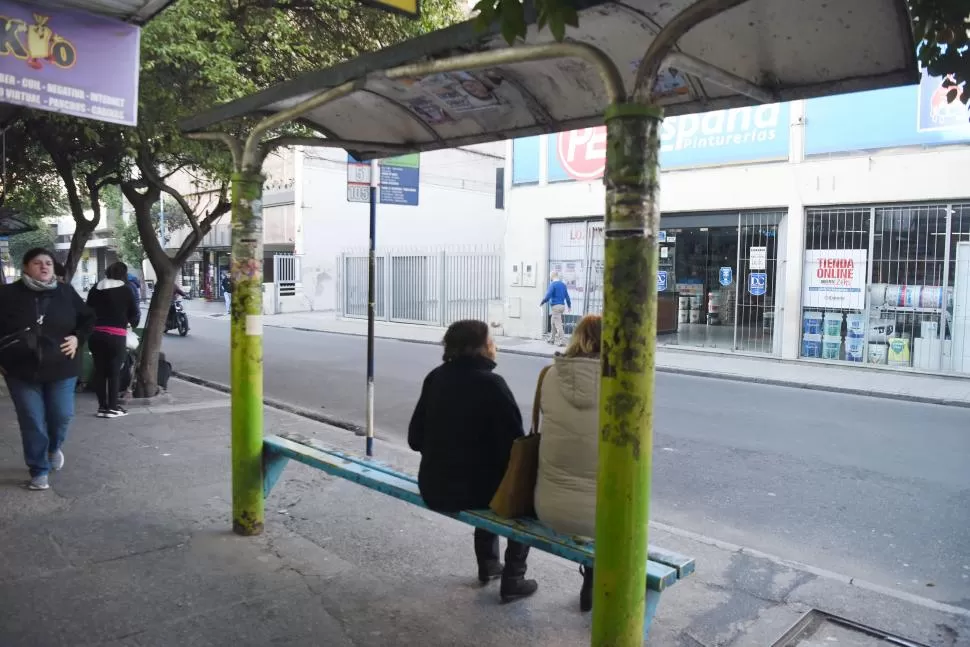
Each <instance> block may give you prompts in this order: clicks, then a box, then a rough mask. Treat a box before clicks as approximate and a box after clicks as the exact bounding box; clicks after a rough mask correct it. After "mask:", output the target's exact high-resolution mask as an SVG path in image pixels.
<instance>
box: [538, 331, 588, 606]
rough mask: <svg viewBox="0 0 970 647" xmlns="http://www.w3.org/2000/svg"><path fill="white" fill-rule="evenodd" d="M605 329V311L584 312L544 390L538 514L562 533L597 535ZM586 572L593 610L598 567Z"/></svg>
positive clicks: (584, 594)
mask: <svg viewBox="0 0 970 647" xmlns="http://www.w3.org/2000/svg"><path fill="white" fill-rule="evenodd" d="M601 334H602V319H601V318H600V317H599V316H597V315H587V316H586V317H583V319H582V320H581V321H580V322H579V325H577V326H576V330H575V332H574V333H573V336H572V338H571V340H570V343H569V346H568V347H567V349H566V352H565V353H564V354H563V355H560V356H557V357H556V358H555V359H554V360H553V365H552V367H550V368H549V370H548V372H547V373H546V375H545V379H543V381H542V385H541V387H540V395H539V403H540V405H539V409H540V411H541V413H542V422H541V424H540V428H539V429H540V433H541V434H542V441H541V442H540V443H539V471H538V474H537V475H536V489H535V507H536V515H537V516H538V517H539V520H540V521H542V523H544V524H545V525H547V526H549V527H550V528H552V529H553V530H555V531H557V532H560V533H563V534H568V535H580V536H583V537H589V538H592V537H593V536H594V535H595V534H596V472H597V468H598V449H599V445H598V430H599V383H600V380H599V376H600V359H599V357H600V337H601ZM582 571H583V588H582V589H581V590H580V594H579V604H580V609H581V610H583V611H589V610H590V609H591V608H592V604H593V603H592V585H593V569H591V568H583V569H582Z"/></svg>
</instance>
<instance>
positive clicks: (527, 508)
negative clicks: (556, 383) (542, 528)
mask: <svg viewBox="0 0 970 647" xmlns="http://www.w3.org/2000/svg"><path fill="white" fill-rule="evenodd" d="M550 368H552V366H546V367H544V368H543V369H542V370H541V371H539V379H538V381H537V383H536V394H535V398H534V399H533V401H532V428H531V430H530V433H529V434H528V435H527V436H523V437H522V438H518V439H516V441H515V442H514V443H512V451H511V453H510V454H509V464H508V467H506V468H505V476H503V477H502V482H501V483H500V484H499V486H498V490H496V491H495V494H494V495H493V496H492V502H491V503H489V506H488V507H490V508H491V509H492V511H493V512H495V514H497V515H499V516H501V517H506V518H508V519H517V518H519V517H533V516H535V513H536V510H535V489H536V474H537V473H538V471H539V440H540V435H539V412H540V407H539V403H540V399H541V395H542V381H543V380H544V379H545V378H546V373H548V372H549V369H550Z"/></svg>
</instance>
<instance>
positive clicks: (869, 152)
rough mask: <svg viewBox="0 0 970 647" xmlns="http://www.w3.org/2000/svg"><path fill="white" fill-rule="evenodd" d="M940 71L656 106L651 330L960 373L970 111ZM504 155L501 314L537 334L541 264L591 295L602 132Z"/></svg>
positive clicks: (966, 353)
mask: <svg viewBox="0 0 970 647" xmlns="http://www.w3.org/2000/svg"><path fill="white" fill-rule="evenodd" d="M939 86H940V84H939V80H938V79H936V80H934V79H926V78H924V81H923V83H922V84H921V86H918V87H905V88H895V89H890V90H882V91H877V92H867V93H859V94H853V95H844V96H835V97H827V98H821V99H813V100H808V101H796V102H791V103H786V104H776V105H768V106H757V107H751V108H742V109H736V110H729V111H720V112H714V113H707V114H703V115H688V116H682V117H674V118H670V119H668V120H666V121H665V122H664V124H663V127H662V133H661V139H662V150H661V166H662V168H663V173H662V177H661V204H660V206H661V213H662V217H661V235H660V238H659V249H658V254H659V257H660V272H659V273H658V276H657V290H658V291H659V292H660V293H661V294H660V295H659V296H660V306H658V316H659V317H660V319H661V323H660V328H661V330H662V331H663V332H664V333H665V334H662V335H661V336H660V337H659V339H658V343H660V344H669V345H678V346H684V347H704V348H716V349H721V350H727V351H733V352H743V353H757V354H765V355H771V356H775V357H780V358H784V359H796V358H805V359H813V360H825V361H831V362H845V363H870V364H874V365H880V366H887V367H894V368H899V369H912V370H923V371H931V372H962V373H967V372H970V326H968V315H967V312H968V305H970V303H968V301H970V179H968V178H970V176H968V174H967V171H966V169H967V168H970V145H968V143H970V125H968V118H970V117H968V114H967V111H966V108H965V107H964V106H962V105H960V104H955V105H947V104H946V102H945V99H943V98H942V96H941V92H940V90H939ZM941 99H943V100H941ZM507 155H508V157H509V159H510V163H511V174H510V178H509V187H508V211H509V213H508V222H509V225H508V229H507V234H506V238H505V269H506V278H505V283H506V293H507V298H506V300H505V312H504V316H503V320H504V323H505V330H506V333H507V334H513V335H520V336H528V337H539V336H540V335H542V334H543V333H544V332H545V331H546V330H547V329H548V313H547V312H546V311H544V310H540V308H538V307H537V306H538V304H539V302H540V300H541V299H542V297H543V294H544V291H545V288H546V285H547V281H548V276H549V273H550V272H552V271H555V272H557V273H558V274H559V275H560V276H561V277H562V278H563V279H564V280H565V281H566V283H567V285H568V286H569V288H570V293H571V295H572V298H573V309H572V318H573V320H575V318H577V317H578V316H580V315H582V314H583V313H595V312H599V311H601V309H602V301H603V286H602V272H603V224H602V223H603V213H604V201H605V189H604V187H603V184H602V181H601V178H602V175H603V170H604V166H605V130H604V129H603V128H591V129H584V130H580V131H574V132H568V133H560V134H558V135H543V136H539V137H532V138H527V139H522V140H516V141H515V142H510V143H509V145H508V150H507Z"/></svg>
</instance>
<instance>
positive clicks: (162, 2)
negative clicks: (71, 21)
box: [32, 0, 175, 25]
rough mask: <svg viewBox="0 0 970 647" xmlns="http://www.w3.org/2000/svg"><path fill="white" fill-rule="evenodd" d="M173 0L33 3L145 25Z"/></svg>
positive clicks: (44, 1)
mask: <svg viewBox="0 0 970 647" xmlns="http://www.w3.org/2000/svg"><path fill="white" fill-rule="evenodd" d="M173 2H175V0H42V1H40V2H34V3H32V4H36V5H39V6H42V7H62V8H66V9H77V10H79V11H87V12H88V13H93V14H97V15H99V16H108V17H110V18H117V19H118V20H124V21H125V22H130V23H134V24H136V25H143V24H145V23H146V22H148V21H149V20H151V19H152V18H154V17H155V16H157V15H158V14H159V13H161V12H162V10H164V9H165V7H167V6H169V5H170V4H172V3H173Z"/></svg>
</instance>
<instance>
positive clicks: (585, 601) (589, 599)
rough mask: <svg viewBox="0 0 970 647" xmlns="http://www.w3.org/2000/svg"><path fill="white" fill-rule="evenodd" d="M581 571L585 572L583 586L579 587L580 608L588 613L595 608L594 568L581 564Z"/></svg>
mask: <svg viewBox="0 0 970 647" xmlns="http://www.w3.org/2000/svg"><path fill="white" fill-rule="evenodd" d="M579 572H580V573H582V574H583V588H581V589H579V610H580V611H582V612H583V613H586V612H588V611H592V610H593V569H592V568H590V567H588V566H580V567H579Z"/></svg>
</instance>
